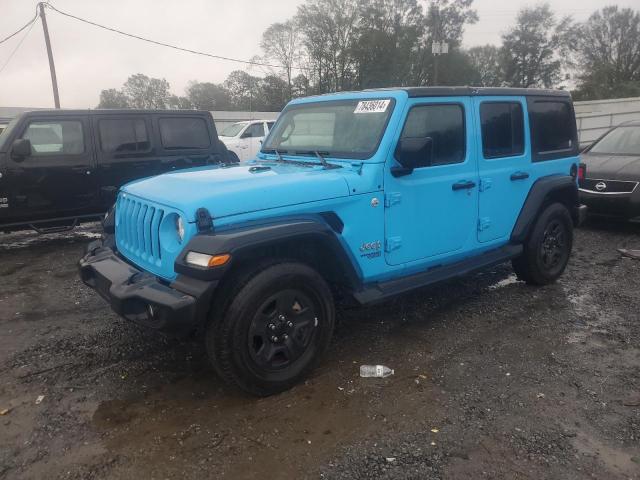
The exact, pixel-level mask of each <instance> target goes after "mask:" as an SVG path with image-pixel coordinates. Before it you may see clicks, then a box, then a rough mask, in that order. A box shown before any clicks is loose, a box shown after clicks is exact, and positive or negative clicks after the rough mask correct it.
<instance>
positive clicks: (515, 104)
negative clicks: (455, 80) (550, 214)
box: [473, 97, 533, 243]
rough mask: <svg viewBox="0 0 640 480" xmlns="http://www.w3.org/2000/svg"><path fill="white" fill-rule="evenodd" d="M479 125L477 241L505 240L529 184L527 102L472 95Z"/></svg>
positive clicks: (513, 98)
mask: <svg viewBox="0 0 640 480" xmlns="http://www.w3.org/2000/svg"><path fill="white" fill-rule="evenodd" d="M473 101H474V106H475V116H476V123H477V124H478V125H479V127H480V135H479V136H478V137H477V141H478V147H477V148H478V152H479V155H478V156H479V159H478V167H479V172H480V200H479V212H478V213H479V215H478V241H479V242H481V243H484V242H489V241H493V240H498V239H508V238H509V237H510V236H511V231H512V230H513V226H514V225H515V222H516V219H517V218H518V215H519V213H520V210H521V209H522V205H523V204H524V201H525V199H526V198H527V195H528V193H529V190H530V188H531V183H532V181H533V180H532V175H531V147H530V145H531V141H530V139H529V119H528V115H527V102H526V101H525V99H524V98H522V97H474V99H473Z"/></svg>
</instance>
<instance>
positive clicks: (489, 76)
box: [466, 45, 504, 87]
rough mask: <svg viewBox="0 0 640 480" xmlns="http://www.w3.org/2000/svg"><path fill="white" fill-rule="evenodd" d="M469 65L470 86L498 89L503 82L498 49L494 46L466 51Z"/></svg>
mask: <svg viewBox="0 0 640 480" xmlns="http://www.w3.org/2000/svg"><path fill="white" fill-rule="evenodd" d="M466 54H467V57H468V59H469V63H470V65H471V67H472V68H473V79H472V81H471V84H472V85H477V86H480V87H499V86H501V85H502V82H503V81H504V78H503V75H502V66H501V64H500V49H499V48H498V47H496V46H495V45H484V46H481V47H473V48H470V49H469V50H467V52H466Z"/></svg>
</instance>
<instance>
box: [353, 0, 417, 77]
mask: <svg viewBox="0 0 640 480" xmlns="http://www.w3.org/2000/svg"><path fill="white" fill-rule="evenodd" d="M359 17H360V19H359V21H358V28H357V40H356V42H355V45H354V48H353V54H354V57H355V62H356V69H357V72H358V75H357V78H358V81H357V87H359V88H372V87H386V86H390V85H407V84H408V83H410V82H411V67H412V63H413V62H414V61H415V55H416V52H417V50H418V48H419V45H420V40H421V37H422V33H423V23H424V22H423V16H422V8H421V7H420V5H418V3H417V1H416V0H373V1H368V0H361V1H360V5H359Z"/></svg>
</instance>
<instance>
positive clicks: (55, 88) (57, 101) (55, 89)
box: [39, 2, 60, 108]
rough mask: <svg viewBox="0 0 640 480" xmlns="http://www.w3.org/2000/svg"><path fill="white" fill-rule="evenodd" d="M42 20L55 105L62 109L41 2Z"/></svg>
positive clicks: (45, 18) (41, 3)
mask: <svg viewBox="0 0 640 480" xmlns="http://www.w3.org/2000/svg"><path fill="white" fill-rule="evenodd" d="M39 6H40V18H41V19H42V29H43V30H44V42H45V43H46V45H47V56H48V57H49V70H50V71H51V86H52V87H53V103H54V104H55V106H56V108H60V97H59V95H58V79H57V78H56V66H55V64H54V63H53V52H52V51H51V40H50V39H49V28H48V27H47V17H46V15H45V13H44V3H43V2H40V4H39Z"/></svg>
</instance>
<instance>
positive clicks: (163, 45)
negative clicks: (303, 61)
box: [44, 3, 307, 70]
mask: <svg viewBox="0 0 640 480" xmlns="http://www.w3.org/2000/svg"><path fill="white" fill-rule="evenodd" d="M44 6H45V7H46V8H50V9H51V10H53V11H55V12H57V13H59V14H60V15H64V16H65V17H69V18H73V19H74V20H78V21H80V22H83V23H87V24H89V25H93V26H94V27H98V28H102V29H103V30H108V31H110V32H114V33H118V34H120V35H124V36H126V37H131V38H135V39H137V40H142V41H143V42H147V43H152V44H154V45H160V46H161V47H167V48H171V49H173V50H179V51H181V52H187V53H193V54H194V55H202V56H204V57H210V58H215V59H217V60H226V61H228V62H236V63H242V64H245V65H257V66H262V67H270V68H285V69H286V68H288V67H286V66H284V65H274V64H270V63H263V62H255V61H251V60H241V59H238V58H232V57H225V56H222V55H215V54H213V53H208V52H201V51H198V50H192V49H190V48H184V47H179V46H177V45H171V44H169V43H165V42H159V41H157V40H152V39H150V38H145V37H141V36H140V35H135V34H133V33H127V32H123V31H122V30H118V29H117V28H112V27H107V26H105V25H101V24H99V23H96V22H92V21H91V20H87V19H85V18H81V17H78V16H76V15H72V14H70V13H67V12H63V11H61V10H58V9H57V8H56V7H54V6H53V5H51V4H50V3H45V4H44ZM291 68H292V69H295V70H307V69H306V68H304V67H294V66H291Z"/></svg>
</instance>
